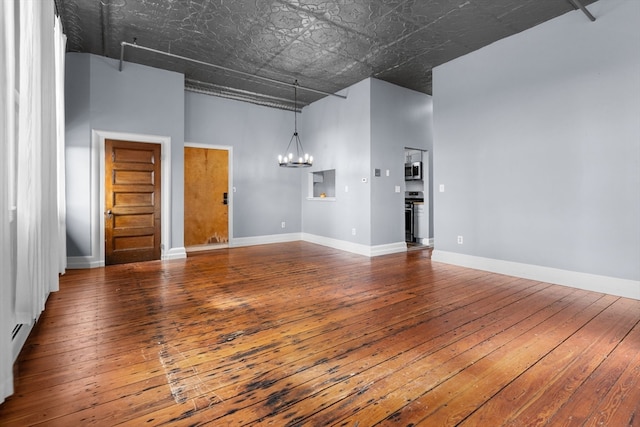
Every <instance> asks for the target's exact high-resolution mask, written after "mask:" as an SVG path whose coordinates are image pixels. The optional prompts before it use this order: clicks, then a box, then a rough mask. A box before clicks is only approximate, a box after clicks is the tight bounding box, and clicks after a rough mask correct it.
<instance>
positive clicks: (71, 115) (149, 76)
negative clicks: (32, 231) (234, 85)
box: [65, 53, 184, 256]
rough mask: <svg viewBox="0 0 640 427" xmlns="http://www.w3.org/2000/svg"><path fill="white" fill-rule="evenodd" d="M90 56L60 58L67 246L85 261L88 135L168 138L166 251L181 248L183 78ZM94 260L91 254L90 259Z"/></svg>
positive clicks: (87, 244) (88, 240)
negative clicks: (103, 133)
mask: <svg viewBox="0 0 640 427" xmlns="http://www.w3.org/2000/svg"><path fill="white" fill-rule="evenodd" d="M118 66H119V61H117V60H114V59H109V58H104V57H100V56H95V55H88V54H78V53H68V54H67V56H66V80H65V84H66V89H65V96H66V98H65V102H66V104H65V107H66V110H67V117H66V126H67V135H66V136H67V138H66V146H67V158H66V162H67V175H66V179H67V211H68V214H67V236H68V238H67V241H68V255H69V256H90V255H92V254H91V235H90V234H91V230H90V219H91V218H90V208H91V207H90V197H89V195H90V188H89V183H90V181H91V175H90V173H91V170H90V158H91V157H90V155H91V130H92V129H98V130H103V131H111V132H127V133H138V134H146V135H158V136H169V137H171V149H172V152H171V162H172V163H171V168H172V170H171V183H172V187H171V191H172V200H171V221H172V223H171V239H170V244H171V247H182V246H183V245H184V243H183V242H184V233H183V231H184V228H183V223H184V208H183V205H184V200H183V181H184V179H183V165H184V154H183V146H184V78H183V76H182V75H181V74H178V73H173V72H168V71H163V70H159V69H154V68H150V67H144V66H141V65H137V64H133V63H125V64H124V68H123V70H122V72H120V71H118ZM93 255H95V254H93Z"/></svg>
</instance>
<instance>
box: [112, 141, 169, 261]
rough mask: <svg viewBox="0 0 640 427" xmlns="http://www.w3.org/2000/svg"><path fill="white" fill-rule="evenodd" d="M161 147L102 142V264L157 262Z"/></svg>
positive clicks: (123, 142) (133, 143)
mask: <svg viewBox="0 0 640 427" xmlns="http://www.w3.org/2000/svg"><path fill="white" fill-rule="evenodd" d="M160 153H161V151H160V144H147V143H140V142H129V141H116V140H110V139H107V140H105V168H104V169H105V179H104V182H105V221H104V223H105V230H104V237H105V263H106V264H107V265H109V264H123V263H127V262H137V261H150V260H155V259H160V242H161V239H160V224H161V221H160V212H161V209H160V206H161V204H160V155H161V154H160Z"/></svg>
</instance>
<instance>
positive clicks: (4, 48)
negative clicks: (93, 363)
mask: <svg viewBox="0 0 640 427" xmlns="http://www.w3.org/2000/svg"><path fill="white" fill-rule="evenodd" d="M14 35H15V26H14V11H13V2H12V1H1V2H0V101H1V102H0V134H1V135H0V144H1V145H0V343H1V344H0V345H1V346H2V347H1V348H0V402H3V401H4V399H5V397H6V396H9V395H10V394H12V393H13V369H12V365H13V360H12V359H13V357H12V354H11V331H12V330H13V327H14V326H15V319H14V317H13V277H12V276H13V275H12V265H11V264H12V263H11V259H12V239H11V230H10V223H11V217H12V215H11V208H12V206H11V204H12V203H11V194H12V189H11V182H12V181H11V179H10V176H9V173H10V170H12V167H11V164H10V162H11V155H12V153H13V147H14V144H15V142H14V135H15V122H14V120H15V101H14V89H15V75H14V74H15V54H14V46H15V45H14ZM11 172H12V171H11Z"/></svg>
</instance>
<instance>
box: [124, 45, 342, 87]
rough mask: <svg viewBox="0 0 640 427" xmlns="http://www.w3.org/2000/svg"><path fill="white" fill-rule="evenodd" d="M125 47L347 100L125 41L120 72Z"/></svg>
mask: <svg viewBox="0 0 640 427" xmlns="http://www.w3.org/2000/svg"><path fill="white" fill-rule="evenodd" d="M125 46H130V47H134V48H136V49H142V50H146V51H148V52H153V53H157V54H160V55H166V56H170V57H172V58H177V59H182V60H184V61H189V62H193V63H196V64H200V65H206V66H208V67H212V68H216V69H218V70H223V71H227V72H229V73H236V74H239V75H242V76H245V77H249V78H252V79H257V80H263V81H266V82H269V83H275V84H279V85H283V86H290V87H297V88H298V89H301V90H306V91H308V92H315V93H319V94H321V95H327V96H335V97H337V98H341V99H347V97H346V96H345V95H340V94H337V93H331V92H325V91H323V90H318V89H313V88H310V87H305V86H300V85H299V84H298V83H297V81H296V83H288V82H283V81H280V80H276V79H272V78H269V77H263V76H258V75H256V74H251V73H245V72H244V71H238V70H233V69H231V68H227V67H223V66H222V65H216V64H211V63H209V62H205V61H200V60H199V59H193V58H187V57H186V56H182V55H176V54H175V53H169V52H163V51H161V50H157V49H152V48H150V47H145V46H140V45H139V44H136V43H128V42H125V41H123V42H120V67H119V70H120V71H122V63H123V62H124V48H125Z"/></svg>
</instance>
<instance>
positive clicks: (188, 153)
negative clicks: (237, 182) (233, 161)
mask: <svg viewBox="0 0 640 427" xmlns="http://www.w3.org/2000/svg"><path fill="white" fill-rule="evenodd" d="M228 189H229V152H228V151H227V150H218V149H210V148H194V147H185V149H184V245H185V246H186V247H191V248H193V247H194V246H203V245H215V244H219V243H227V242H228V241H229V206H228V194H227V191H229V190H228Z"/></svg>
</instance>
